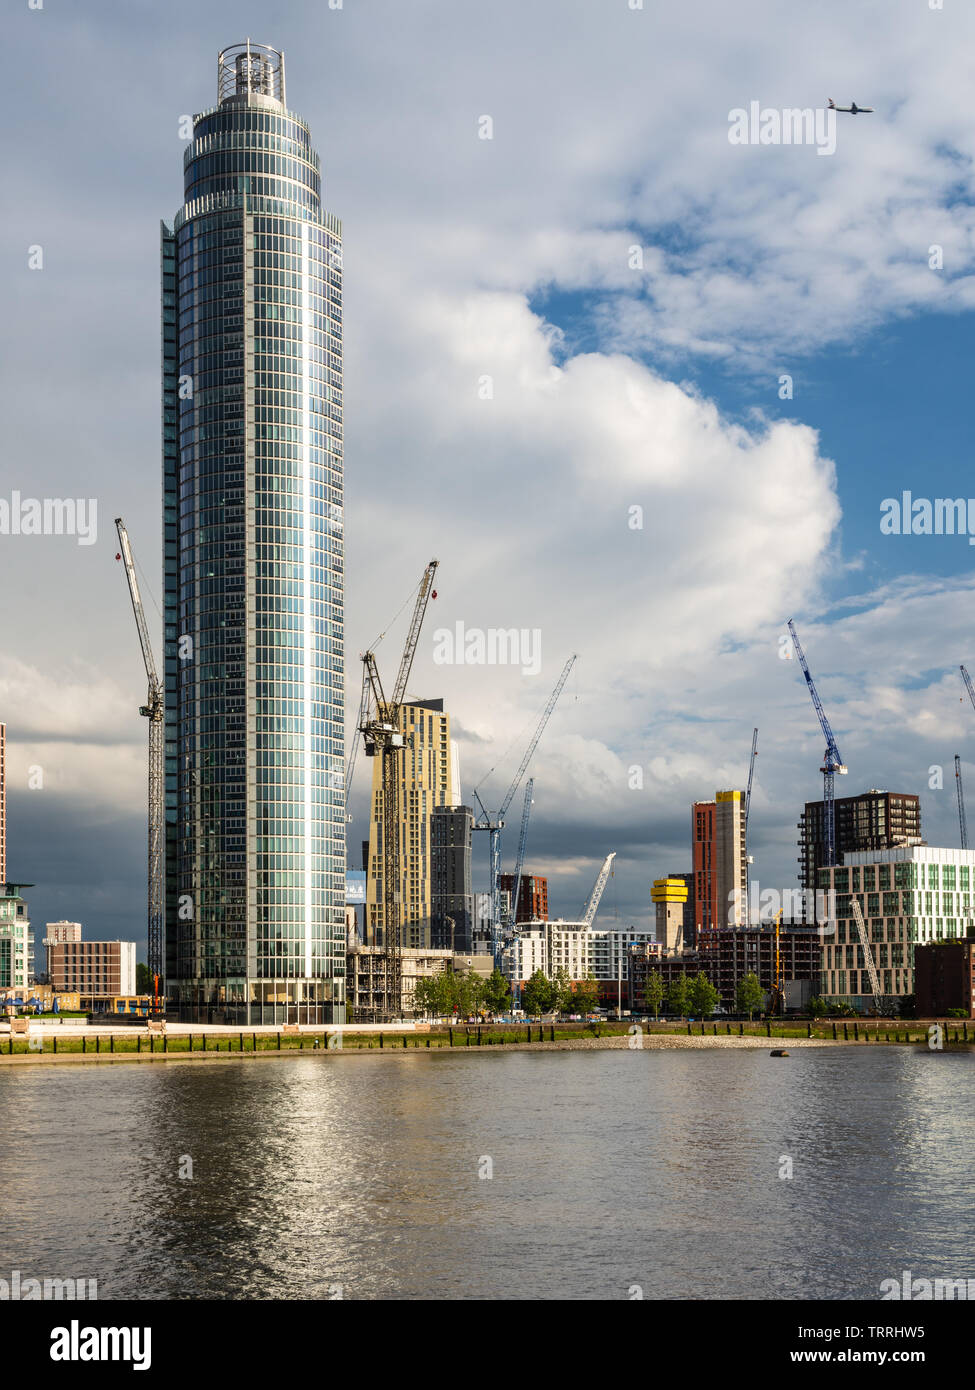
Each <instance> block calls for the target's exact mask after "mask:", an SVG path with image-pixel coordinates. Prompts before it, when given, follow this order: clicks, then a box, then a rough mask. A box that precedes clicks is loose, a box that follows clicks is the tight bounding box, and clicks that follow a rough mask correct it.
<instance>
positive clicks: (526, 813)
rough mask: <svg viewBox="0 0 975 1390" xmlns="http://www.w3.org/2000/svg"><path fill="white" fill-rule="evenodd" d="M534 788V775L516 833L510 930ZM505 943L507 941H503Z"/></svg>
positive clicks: (527, 785) (515, 915)
mask: <svg viewBox="0 0 975 1390" xmlns="http://www.w3.org/2000/svg"><path fill="white" fill-rule="evenodd" d="M534 789H535V779H534V777H529V779H528V781H527V782H526V783H525V804H524V807H523V808H522V812H521V831H520V832H519V835H518V858H517V860H516V862H515V873H514V894H513V895H512V898H511V908H510V910H509V914H508V924H509V926H510V928H511V930H512V931H514V929H515V928H516V927H517V925H518V897H519V894H520V893H521V871H522V869H523V868H524V866H525V845H526V844H527V842H528V817H529V816H530V815H531V809H532V792H533V791H534ZM505 944H506V945H507V942H506V943H505Z"/></svg>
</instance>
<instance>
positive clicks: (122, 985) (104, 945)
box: [48, 941, 136, 1012]
mask: <svg viewBox="0 0 975 1390" xmlns="http://www.w3.org/2000/svg"><path fill="white" fill-rule="evenodd" d="M48 959H49V961H50V975H51V987H52V989H54V990H55V991H56V992H57V993H61V992H62V991H71V992H73V993H75V994H79V995H81V998H82V1001H83V1002H82V1007H83V1008H84V1007H88V1008H91V1009H93V1010H94V1011H95V1012H98V1011H99V1010H103V1009H105V1008H107V1006H108V1003H109V1001H110V1000H111V999H112V998H113V996H117V995H120V994H124V995H134V994H135V992H136V990H135V942H134V941H61V942H58V943H57V944H56V945H53V946H50V947H49V948H48ZM84 1001H88V1002H87V1004H86V1003H85V1002H84Z"/></svg>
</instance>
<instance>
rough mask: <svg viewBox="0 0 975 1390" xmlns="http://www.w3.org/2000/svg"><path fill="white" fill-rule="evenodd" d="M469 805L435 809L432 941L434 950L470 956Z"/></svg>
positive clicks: (471, 829) (432, 824) (471, 815)
mask: <svg viewBox="0 0 975 1390" xmlns="http://www.w3.org/2000/svg"><path fill="white" fill-rule="evenodd" d="M473 839H474V812H473V810H472V809H471V807H470V806H435V807H434V808H433V812H432V814H431V816H430V877H431V888H430V942H429V945H430V946H431V947H432V948H433V950H435V951H440V950H442V951H459V952H462V953H463V954H464V955H469V954H470V953H471V952H472V951H473V949H474V946H473V942H474V896H473V893H472V891H471V851H472V848H473Z"/></svg>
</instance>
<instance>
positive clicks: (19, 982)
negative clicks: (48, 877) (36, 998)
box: [0, 882, 34, 999]
mask: <svg viewBox="0 0 975 1390" xmlns="http://www.w3.org/2000/svg"><path fill="white" fill-rule="evenodd" d="M30 887H32V885H31V884H29V883H2V882H0V989H2V990H14V991H20V997H21V998H25V999H26V997H27V986H28V985H29V984H30V982H31V979H32V976H33V973H34V937H33V934H32V932H31V929H30V915H29V913H28V911H27V903H26V901H25V899H24V895H23V890H24V889H25V888H30Z"/></svg>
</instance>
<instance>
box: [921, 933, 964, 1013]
mask: <svg viewBox="0 0 975 1390" xmlns="http://www.w3.org/2000/svg"><path fill="white" fill-rule="evenodd" d="M914 1001H915V1012H916V1013H917V1016H918V1018H947V1016H948V1013H949V1011H950V1010H957V1009H964V1011H965V1017H966V1018H975V939H973V938H972V937H966V938H965V939H964V940H959V941H932V942H929V943H928V944H927V945H923V946H917V947H916V948H915V951H914ZM956 1017H957V1015H956Z"/></svg>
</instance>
